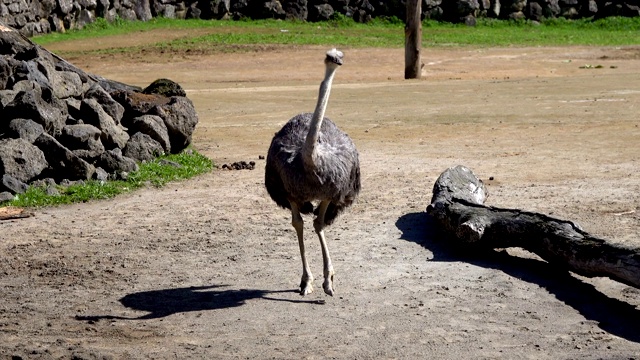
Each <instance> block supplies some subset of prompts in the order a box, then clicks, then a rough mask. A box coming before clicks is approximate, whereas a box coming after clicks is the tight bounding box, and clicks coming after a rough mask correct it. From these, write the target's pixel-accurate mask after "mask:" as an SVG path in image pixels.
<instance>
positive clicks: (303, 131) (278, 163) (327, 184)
mask: <svg viewBox="0 0 640 360" xmlns="http://www.w3.org/2000/svg"><path fill="white" fill-rule="evenodd" d="M342 57H343V54H342V52H340V51H338V50H336V49H331V50H329V51H328V52H327V56H326V58H325V60H324V63H325V67H326V69H325V76H324V80H323V81H322V83H321V84H320V92H319V94H318V103H317V105H316V109H315V111H314V112H313V114H311V113H302V114H298V115H296V116H294V117H293V118H291V120H289V121H288V122H287V123H286V124H285V125H284V126H283V127H282V129H281V130H280V131H279V132H277V133H276V134H275V135H274V137H273V140H272V141H271V146H270V147H269V153H268V155H267V163H266V167H265V186H266V188H267V192H268V193H269V195H270V196H271V198H272V199H273V200H274V201H275V202H276V204H278V206H280V207H282V208H285V209H291V224H292V225H293V227H294V229H295V230H296V234H297V235H298V245H299V246H300V257H301V258H302V280H301V282H300V295H302V296H304V295H307V294H309V293H311V292H312V291H313V275H312V274H311V270H310V268H309V264H308V263H307V258H306V254H305V251H304V239H303V225H304V222H303V220H302V216H301V215H300V214H301V213H302V214H311V213H313V214H315V215H316V218H315V219H314V221H313V227H314V229H315V231H316V234H318V238H319V239H320V246H321V248H322V262H323V272H324V283H323V284H322V287H323V288H324V292H325V293H327V294H328V295H331V296H333V293H334V289H333V275H334V271H333V265H332V264H331V257H330V256H329V249H328V247H327V241H326V239H325V236H324V228H325V226H327V225H331V223H333V221H334V220H335V219H336V217H337V216H338V214H340V213H341V212H342V211H343V210H344V209H345V208H347V207H348V206H350V205H351V204H352V203H353V201H354V200H355V198H356V196H357V195H358V192H359V191H360V162H359V160H358V151H357V150H356V147H355V145H354V144H353V141H352V140H351V138H349V135H347V134H345V133H344V132H343V131H341V130H340V129H338V127H337V126H336V124H334V123H333V122H332V121H331V120H330V119H328V118H325V117H324V112H325V110H326V108H327V102H328V100H329V92H330V91H331V83H332V81H333V77H334V75H335V72H336V70H337V69H338V67H339V66H340V65H342Z"/></svg>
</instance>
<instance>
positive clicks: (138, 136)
mask: <svg viewBox="0 0 640 360" xmlns="http://www.w3.org/2000/svg"><path fill="white" fill-rule="evenodd" d="M162 154H164V149H163V148H162V145H160V143H159V142H157V141H155V140H154V139H152V138H151V136H149V135H147V134H143V133H141V132H137V133H135V134H133V136H132V137H131V139H129V142H128V143H127V146H126V147H125V148H124V151H123V155H124V156H126V157H129V158H132V159H134V160H136V161H139V162H142V161H151V160H153V159H155V158H156V157H158V156H159V155H162Z"/></svg>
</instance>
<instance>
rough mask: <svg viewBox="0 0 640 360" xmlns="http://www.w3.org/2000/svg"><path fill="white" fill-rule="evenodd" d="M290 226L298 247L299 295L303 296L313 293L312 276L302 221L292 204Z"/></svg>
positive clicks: (296, 207)
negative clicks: (300, 259)
mask: <svg viewBox="0 0 640 360" xmlns="http://www.w3.org/2000/svg"><path fill="white" fill-rule="evenodd" d="M291 225H293V228H294V229H296V234H297V235H298V245H300V257H301V258H302V279H301V280H300V295H302V296H305V295H307V294H310V293H311V292H313V275H312V274H311V269H310V268H309V263H308V262H307V256H306V255H305V251H304V237H303V229H304V221H303V220H302V215H300V210H299V209H298V205H297V204H295V203H293V202H291Z"/></svg>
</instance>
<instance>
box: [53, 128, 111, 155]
mask: <svg viewBox="0 0 640 360" xmlns="http://www.w3.org/2000/svg"><path fill="white" fill-rule="evenodd" d="M100 135H102V132H101V131H100V129H98V128H96V127H95V126H93V125H89V124H78V125H67V126H65V127H64V128H62V134H61V135H60V137H59V140H60V142H61V143H62V144H63V145H64V146H66V147H67V148H68V149H69V150H71V151H72V152H73V153H74V154H76V155H77V156H79V157H81V158H83V159H85V160H90V159H93V158H97V157H98V156H100V154H102V153H103V152H104V150H105V148H104V145H102V141H100Z"/></svg>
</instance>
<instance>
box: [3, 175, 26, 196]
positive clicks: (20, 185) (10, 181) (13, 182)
mask: <svg viewBox="0 0 640 360" xmlns="http://www.w3.org/2000/svg"><path fill="white" fill-rule="evenodd" d="M27 188H29V186H28V185H27V184H25V183H24V182H22V181H20V180H18V179H16V178H15V177H13V176H11V175H9V174H4V175H2V180H1V181H0V189H2V190H5V191H9V192H10V193H13V194H22V193H24V192H25V191H27Z"/></svg>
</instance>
